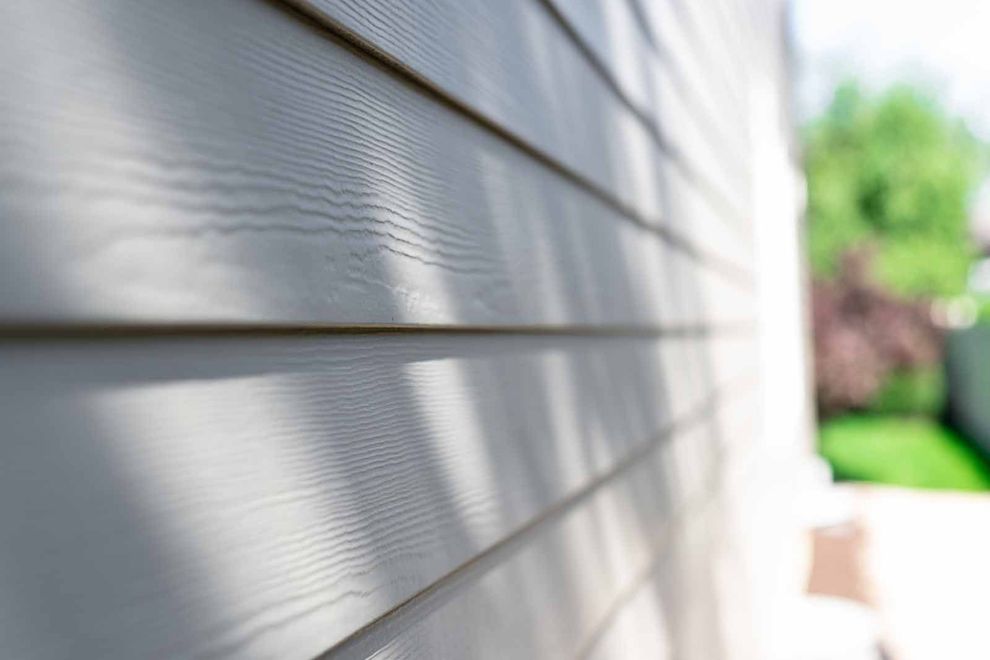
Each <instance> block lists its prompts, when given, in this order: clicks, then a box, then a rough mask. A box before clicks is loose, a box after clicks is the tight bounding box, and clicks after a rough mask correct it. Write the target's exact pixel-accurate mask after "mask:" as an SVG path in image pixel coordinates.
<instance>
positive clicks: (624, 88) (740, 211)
mask: <svg viewBox="0 0 990 660" xmlns="http://www.w3.org/2000/svg"><path fill="white" fill-rule="evenodd" d="M671 1H672V0H659V1H658V4H669V3H670V2H671ZM546 2H548V3H549V4H550V6H552V7H553V8H554V9H555V11H556V13H557V14H558V15H559V16H560V17H561V20H562V21H564V22H565V23H566V24H567V25H568V26H570V28H571V29H572V31H573V33H574V35H575V38H576V39H577V40H579V41H580V43H581V44H582V45H583V46H584V47H585V48H586V49H587V50H588V51H589V53H590V57H592V58H594V59H595V60H596V61H597V62H599V63H600V65H601V68H602V69H603V70H604V71H605V72H606V75H607V76H608V77H609V78H610V79H612V80H613V81H614V82H615V85H616V87H617V88H618V89H619V90H620V92H621V94H622V95H623V96H624V97H625V98H626V99H628V101H629V103H631V104H632V105H633V106H634V107H635V108H636V110H637V113H638V114H639V115H640V116H641V117H644V119H645V121H647V122H648V123H649V124H650V126H651V127H652V128H653V130H654V131H655V133H656V134H657V135H658V136H659V138H660V139H661V140H662V142H663V143H664V144H665V145H667V148H668V150H669V151H670V152H671V153H672V154H674V156H675V160H676V161H677V162H678V163H680V164H681V168H680V169H682V170H684V171H686V172H687V173H688V174H689V180H692V181H694V182H695V184H696V185H698V186H701V187H703V188H704V189H705V191H706V192H707V193H708V195H706V197H707V196H714V199H713V200H711V201H712V202H714V203H717V208H719V209H720V210H721V212H722V213H723V214H724V215H725V216H726V217H725V218H724V221H725V222H726V224H727V226H728V227H729V228H730V229H732V228H733V227H735V226H737V225H745V223H746V218H747V216H748V209H749V208H750V202H751V200H750V193H749V172H748V169H747V165H748V162H747V158H746V152H745V150H744V149H742V140H743V139H744V136H743V134H744V133H745V132H746V130H747V126H746V117H745V114H744V113H739V112H738V108H737V109H736V111H735V112H734V114H730V113H731V112H733V111H730V110H729V109H727V108H725V109H723V110H722V111H721V112H717V113H713V112H712V111H711V109H710V107H708V106H707V105H706V104H705V103H704V102H703V99H704V96H703V95H702V94H701V93H699V89H698V88H703V87H710V86H711V85H712V78H713V73H712V72H710V71H707V70H704V69H702V70H700V71H699V70H698V66H697V62H696V61H694V60H696V59H697V53H695V52H692V51H693V50H694V49H692V48H691V47H690V46H689V45H688V44H687V43H685V42H686V38H685V35H684V34H683V32H684V30H685V27H684V26H683V25H682V24H681V23H682V21H679V20H676V19H677V16H669V18H668V20H667V21H665V23H664V32H663V33H662V38H660V39H658V40H657V41H656V43H651V41H650V40H649V39H648V38H647V36H646V33H645V32H644V30H643V24H642V22H643V20H644V18H643V17H637V15H636V12H635V11H634V7H633V5H632V4H630V2H631V0H621V1H618V2H600V1H599V0H546ZM675 50H676V56H675V55H674V53H673V51H675ZM684 60H690V64H688V63H685V62H684ZM691 64H693V65H694V66H691ZM738 66H739V67H740V69H741V68H742V66H744V65H743V63H741V62H740V63H739V64H738ZM689 74H690V75H689ZM718 120H721V121H718ZM741 233H742V234H743V235H744V236H748V232H741Z"/></svg>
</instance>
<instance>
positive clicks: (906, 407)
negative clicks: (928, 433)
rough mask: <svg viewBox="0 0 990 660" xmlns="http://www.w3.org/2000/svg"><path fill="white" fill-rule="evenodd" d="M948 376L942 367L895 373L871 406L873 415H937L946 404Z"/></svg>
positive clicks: (888, 377) (887, 380)
mask: <svg viewBox="0 0 990 660" xmlns="http://www.w3.org/2000/svg"><path fill="white" fill-rule="evenodd" d="M945 397H946V390H945V373H944V372H943V371H942V368H941V367H925V368H916V369H911V370H907V371H895V372H893V373H892V374H890V375H889V376H887V379H886V381H885V382H884V383H883V385H882V386H881V388H880V391H879V392H877V395H876V397H875V398H874V399H873V401H872V402H871V403H870V406H869V410H870V412H873V413H880V414H890V415H927V416H934V415H937V414H938V413H939V412H941V411H942V407H943V406H944V405H945Z"/></svg>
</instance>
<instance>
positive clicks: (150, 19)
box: [0, 0, 751, 327]
mask: <svg viewBox="0 0 990 660" xmlns="http://www.w3.org/2000/svg"><path fill="white" fill-rule="evenodd" d="M0 17H2V19H3V21H4V23H5V24H8V25H17V26H20V27H19V29H18V30H16V31H13V32H12V33H11V34H10V35H9V36H8V38H7V39H5V40H4V42H3V43H2V44H0V54H2V57H0V83H2V85H3V87H4V89H5V94H4V95H3V97H2V98H0V110H2V116H3V122H2V123H0V155H2V158H0V176H2V177H3V180H4V186H3V188H2V190H0V213H2V214H3V217H4V219H5V224H6V230H7V233H6V236H5V240H4V241H3V242H0V276H2V277H0V315H2V317H3V318H4V319H11V320H17V321H25V322H39V323H49V322H50V323H60V322H67V323H68V322H75V321H88V320H96V321H99V322H106V321H119V322H149V323H166V324H168V323H183V322H206V323H211V322H217V323H221V322H232V323H233V322H249V323H250V322H271V323H288V324H293V323H307V322H315V323H337V324H348V323H383V324H396V323H405V324H439V325H444V324H450V325H456V324H469V325H470V324H475V325H498V324H505V325H538V324H556V325H571V324H586V325H594V324H601V323H613V324H618V325H644V326H649V327H655V326H662V325H664V324H671V323H673V324H677V323H696V322H707V321H710V320H711V321H726V320H727V321H738V320H740V319H742V320H746V319H748V318H749V310H750V305H749V301H750V300H751V291H750V290H749V289H748V288H747V284H746V277H747V276H746V274H745V272H744V271H740V270H733V271H732V272H731V273H729V274H728V275H726V274H725V273H723V272H720V271H719V269H718V268H712V267H709V264H708V263H707V261H706V260H705V259H704V258H700V257H698V256H696V255H695V254H690V250H685V249H680V248H678V247H671V241H667V240H664V239H663V238H662V237H660V236H657V235H656V234H653V233H651V232H649V231H647V230H644V229H643V228H642V227H641V226H639V225H636V224H634V223H630V222H626V221H624V219H623V217H622V216H621V214H620V213H619V212H618V211H616V210H615V209H614V208H613V207H611V206H610V205H609V204H607V203H605V202H603V201H602V200H601V199H599V198H598V197H596V196H595V195H592V194H590V193H588V192H587V191H586V190H585V189H584V188H582V187H581V186H578V185H575V184H574V183H573V182H571V181H569V180H567V179H566V178H563V177H561V176H559V173H558V172H556V171H554V170H553V169H551V168H548V167H546V166H544V165H543V164H542V163H540V162H538V161H536V160H534V159H533V158H531V157H530V155H528V154H527V153H525V152H523V151H522V150H520V149H517V148H515V147H514V146H513V145H512V144H510V143H509V142H507V141H506V140H504V139H502V138H501V137H499V136H498V135H496V134H494V133H492V132H491V131H489V130H487V129H485V128H484V127H482V126H479V125H478V124H477V123H476V122H474V121H472V120H470V119H469V118H467V117H466V116H465V115H463V114H462V113H460V112H457V111H455V110H454V109H452V108H451V107H449V106H447V105H444V104H442V103H438V102H437V99H436V98H435V97H433V96H430V95H429V94H427V93H425V92H424V90H423V89H422V88H421V87H419V86H416V85H413V84H411V83H408V81H405V80H404V79H402V78H399V77H396V76H395V75H394V72H393V71H392V70H390V69H386V68H383V67H381V66H379V65H377V64H376V63H375V62H374V61H371V60H369V59H367V58H365V57H363V56H362V55H361V54H359V53H357V52H355V51H353V50H351V49H350V48H349V47H348V46H346V45H345V44H343V43H342V42H340V41H339V40H336V39H335V38H334V37H333V36H332V35H330V34H328V33H327V32H326V31H325V30H323V29H322V28H318V27H316V26H315V25H313V24H311V23H307V22H306V21H305V20H303V19H302V17H300V16H298V15H293V14H291V13H289V12H287V11H285V10H284V8H283V7H281V6H279V5H272V4H268V3H259V2H254V1H243V2H234V1H233V0H219V1H217V2H210V3H178V4H177V3H152V2H131V1H126V0H110V1H108V2H104V3H100V5H99V6H97V7H92V6H90V5H88V4H86V3H78V4H76V3H71V2H68V1H65V0H39V1H38V2H34V3H11V4H4V5H3V6H2V7H0ZM588 102H590V103H594V102H595V101H594V100H593V99H592V100H590V101H588ZM561 111H562V112H563V115H562V116H567V115H569V114H572V113H568V112H566V111H564V109H561ZM574 142H575V143H579V142H582V141H581V140H575V141H574ZM608 153H611V154H612V156H611V157H609V158H604V159H602V158H600V157H601V154H599V158H600V159H601V160H626V159H630V158H633V159H634V154H631V153H626V152H623V153H621V154H619V153H617V152H614V151H611V152H608ZM620 155H621V158H619V156H620ZM637 171H640V172H645V171H649V169H648V168H645V169H644V168H642V167H637ZM674 187H675V188H678V189H680V188H682V187H683V186H680V185H676V186H674ZM685 208H687V207H685ZM684 216H685V218H686V222H688V223H695V224H696V225H697V226H698V228H699V231H701V228H702V227H703V226H704V224H705V223H704V222H702V221H701V219H702V217H703V216H702V215H701V214H700V213H694V212H690V210H687V211H686V212H685V214H684ZM692 227H694V224H692ZM704 235H705V236H706V242H705V245H706V246H707V245H714V244H716V243H719V242H724V243H725V244H726V245H729V246H733V245H734V246H736V247H737V248H738V244H739V241H737V240H735V239H734V238H733V237H731V236H725V232H724V231H722V232H709V231H707V230H705V234H704Z"/></svg>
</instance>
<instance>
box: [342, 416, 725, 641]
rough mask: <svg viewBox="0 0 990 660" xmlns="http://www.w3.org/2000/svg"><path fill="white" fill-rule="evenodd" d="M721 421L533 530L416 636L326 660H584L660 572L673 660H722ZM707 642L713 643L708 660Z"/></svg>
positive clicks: (396, 635) (403, 630)
mask: <svg viewBox="0 0 990 660" xmlns="http://www.w3.org/2000/svg"><path fill="white" fill-rule="evenodd" d="M718 419H719V415H718V413H717V412H716V411H715V410H713V411H712V415H711V418H710V420H709V421H710V422H712V423H711V424H709V425H706V426H702V427H697V428H694V429H692V430H691V431H689V432H685V433H683V434H680V435H678V436H677V437H676V438H674V439H672V441H671V442H669V443H667V444H665V445H663V446H662V447H659V448H658V450H657V451H656V452H654V453H652V454H650V455H649V456H647V457H645V458H644V459H643V460H641V461H638V462H637V463H635V464H634V465H633V466H632V467H630V468H629V469H628V470H627V471H626V472H624V473H623V474H622V475H621V476H620V477H617V478H616V479H614V480H612V481H609V482H608V483H607V484H605V485H603V486H602V488H600V489H598V490H597V491H595V492H594V493H591V494H590V495H589V496H588V497H587V498H586V499H585V500H583V501H582V502H580V504H579V506H576V507H575V508H574V509H573V510H572V511H569V512H568V513H567V514H566V515H564V516H561V517H560V518H559V519H556V520H554V521H553V523H552V524H547V525H545V526H542V527H540V528H539V529H537V530H535V532H534V533H533V534H532V535H531V538H527V539H526V540H525V541H526V542H525V543H522V544H520V546H519V547H518V548H515V549H513V551H512V552H511V553H510V554H509V556H508V557H504V558H500V561H499V562H498V563H497V564H495V565H494V566H493V567H491V568H490V570H487V571H485V572H484V573H483V574H482V575H481V576H480V577H479V578H478V579H477V580H476V581H473V582H471V583H469V584H468V585H466V586H465V587H463V588H462V589H460V590H458V591H455V592H454V593H452V594H449V595H447V596H446V597H445V598H443V599H441V600H443V601H444V602H439V603H436V604H434V606H433V608H432V611H428V612H426V613H425V616H423V617H422V618H421V619H419V620H418V621H416V622H415V623H414V625H411V626H409V627H405V626H401V625H399V626H398V627H397V629H396V628H392V627H390V626H388V625H383V626H381V632H382V633H383V635H382V637H383V638H382V639H376V638H375V635H373V634H369V635H368V636H367V642H366V644H365V645H354V646H351V647H343V648H341V649H340V650H339V651H338V652H336V653H334V652H331V653H329V654H327V656H326V657H329V658H356V657H368V656H369V655H370V656H371V657H375V658H423V657H429V658H504V657H512V658H536V657H552V658H568V657H577V656H578V655H579V654H581V653H583V652H587V651H588V650H590V649H591V648H592V647H593V646H594V644H593V642H594V641H595V640H594V637H595V635H596V632H597V631H598V630H599V628H600V627H602V626H603V625H607V624H608V623H609V616H610V613H611V610H612V608H613V607H614V606H617V605H621V601H622V599H623V597H624V595H625V594H626V593H627V592H630V591H631V592H635V591H636V590H637V588H638V586H639V585H640V584H641V583H642V582H643V581H644V580H647V579H649V578H650V577H651V576H652V575H653V574H654V573H657V572H659V573H662V574H663V575H665V576H666V577H667V578H669V579H670V581H671V582H670V583H669V584H667V585H665V589H666V592H667V593H666V598H667V603H666V607H667V608H669V610H668V611H667V612H666V615H667V618H668V619H670V618H671V617H676V618H677V621H676V622H674V621H672V622H671V623H672V624H675V625H676V626H677V628H678V630H677V633H676V634H678V635H683V638H682V639H677V640H674V646H675V647H676V648H677V649H678V651H679V653H676V654H675V655H674V657H691V658H694V657H697V658H712V659H715V658H719V657H721V653H720V652H718V650H717V649H718V645H719V644H720V642H721V640H720V638H719V635H718V634H717V632H718V630H717V628H718V625H719V622H718V617H719V612H718V608H717V607H712V605H713V601H714V600H715V599H716V598H717V597H718V595H719V594H718V593H717V589H719V588H720V585H717V584H715V583H714V582H713V580H714V577H715V576H714V575H713V574H712V568H713V566H712V564H711V559H712V557H713V553H712V545H713V544H714V543H715V540H716V538H715V537H716V535H717V534H718V533H719V532H720V529H721V525H720V521H719V520H718V517H717V516H718V515H719V511H718V508H717V507H718V500H719V497H720V485H719V484H720V458H719V449H718V447H719V445H720V444H721V443H722V442H723V439H722V438H721V437H720V436H721V435H722V434H731V433H733V431H734V429H731V428H721V427H720V426H719V425H718V424H717V423H716V422H717V420H718ZM663 623H664V620H663V619H657V620H655V621H653V622H652V623H651V625H652V626H654V627H655V626H662V625H663ZM692 628H693V630H692ZM644 632H645V631H644ZM698 633H707V639H706V649H707V651H709V652H708V653H707V654H706V653H699V651H701V650H702V649H701V647H699V646H697V644H696V643H697V642H698V641H699V635H698ZM376 647H377V650H374V649H375V648H376ZM688 650H690V651H691V653H685V651H688ZM624 657H630V658H632V657H645V656H642V655H636V654H631V655H627V656H624Z"/></svg>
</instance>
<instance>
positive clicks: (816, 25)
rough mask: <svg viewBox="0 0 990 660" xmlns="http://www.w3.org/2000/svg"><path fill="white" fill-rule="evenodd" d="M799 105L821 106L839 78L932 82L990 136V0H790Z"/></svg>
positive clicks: (811, 110) (807, 112)
mask: <svg viewBox="0 0 990 660" xmlns="http://www.w3.org/2000/svg"><path fill="white" fill-rule="evenodd" d="M793 4H794V14H793V16H794V24H793V28H794V37H795V42H796V45H797V51H798V57H799V62H798V72H799V74H800V76H801V77H800V79H799V80H798V86H797V90H798V107H799V112H801V115H802V118H807V117H809V116H813V115H814V114H817V113H818V112H820V111H821V110H822V109H823V108H824V107H825V105H826V104H827V103H828V101H829V97H830V93H831V90H832V89H833V88H834V86H835V83H836V81H838V80H841V79H842V78H844V77H845V76H847V75H855V76H856V77H858V78H860V79H861V80H863V81H864V82H865V83H866V84H868V85H871V86H881V87H882V86H884V85H886V84H889V83H890V82H894V81H898V80H909V81H915V82H921V83H925V84H927V85H928V86H929V87H930V88H932V89H934V90H935V92H936V93H937V94H938V95H939V96H940V97H941V98H942V100H943V103H944V104H945V105H946V106H947V107H949V109H950V110H952V111H953V112H956V113H958V114H959V115H961V116H962V117H964V118H965V119H966V120H967V122H968V123H969V125H970V126H971V128H972V129H973V130H974V131H976V132H977V133H978V134H980V135H981V136H982V137H984V138H985V139H990V0H793Z"/></svg>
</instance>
